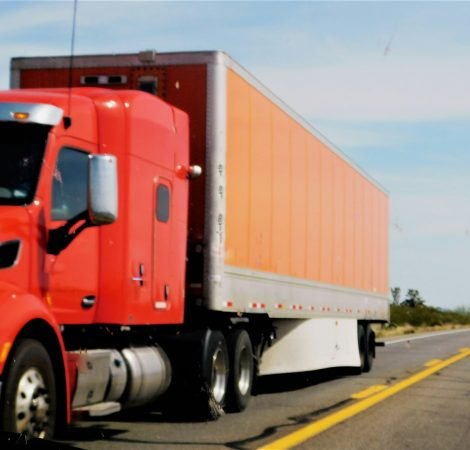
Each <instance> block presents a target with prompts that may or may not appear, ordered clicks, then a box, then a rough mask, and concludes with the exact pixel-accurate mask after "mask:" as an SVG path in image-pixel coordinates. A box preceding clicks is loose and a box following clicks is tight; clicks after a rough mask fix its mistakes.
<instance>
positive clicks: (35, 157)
mask: <svg viewBox="0 0 470 450" xmlns="http://www.w3.org/2000/svg"><path fill="white" fill-rule="evenodd" d="M49 130H50V127H49V126H45V125H39V124H33V123H27V124H23V123H15V122H0V158H1V163H0V205H25V204H28V203H31V201H32V200H33V198H34V193H35V191H36V185H37V182H38V178H39V170H40V167H41V163H42V158H43V156H44V150H45V148H46V141H47V134H48V132H49Z"/></svg>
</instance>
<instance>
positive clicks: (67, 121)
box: [64, 0, 78, 129]
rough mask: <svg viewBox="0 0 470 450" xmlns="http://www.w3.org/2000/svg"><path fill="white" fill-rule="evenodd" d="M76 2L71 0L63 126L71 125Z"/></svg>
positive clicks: (76, 0)
mask: <svg viewBox="0 0 470 450" xmlns="http://www.w3.org/2000/svg"><path fill="white" fill-rule="evenodd" d="M77 4H78V0H73V19H72V37H71V42H70V63H69V80H68V88H69V96H68V102H67V115H66V116H65V117H64V127H65V129H67V128H69V127H70V126H71V125H72V81H73V79H72V75H73V57H74V52H75V26H76V24H77Z"/></svg>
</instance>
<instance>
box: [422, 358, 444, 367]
mask: <svg viewBox="0 0 470 450" xmlns="http://www.w3.org/2000/svg"><path fill="white" fill-rule="evenodd" d="M440 362H442V359H431V361H428V362H427V363H424V366H425V367H432V366H434V365H436V364H439V363H440Z"/></svg>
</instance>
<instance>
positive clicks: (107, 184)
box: [88, 155, 118, 225]
mask: <svg viewBox="0 0 470 450" xmlns="http://www.w3.org/2000/svg"><path fill="white" fill-rule="evenodd" d="M88 200H89V208H88V213H89V217H90V221H91V223H92V224H93V225H106V224H110V223H113V222H115V221H116V219H117V216H118V184H117V159H116V157H115V156H113V155H91V156H90V184H89V191H88Z"/></svg>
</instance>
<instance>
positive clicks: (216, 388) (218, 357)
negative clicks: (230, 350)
mask: <svg viewBox="0 0 470 450" xmlns="http://www.w3.org/2000/svg"><path fill="white" fill-rule="evenodd" d="M226 377H227V367H226V364H225V359H224V355H223V352H222V350H220V349H218V350H217V351H216V352H215V353H214V355H213V356H212V386H211V388H212V395H213V396H214V399H215V400H216V401H217V402H218V403H220V402H221V401H222V400H223V399H224V397H225V389H226Z"/></svg>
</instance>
